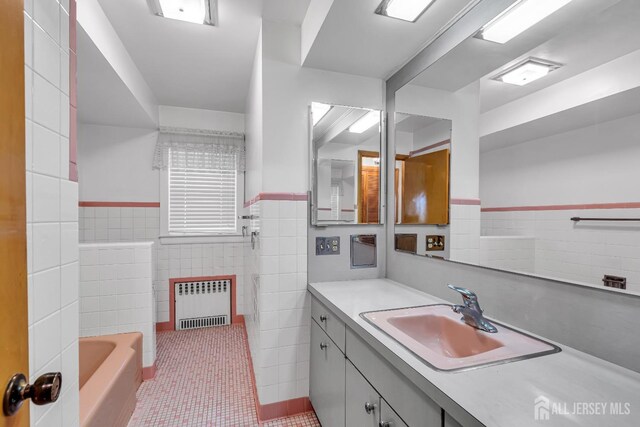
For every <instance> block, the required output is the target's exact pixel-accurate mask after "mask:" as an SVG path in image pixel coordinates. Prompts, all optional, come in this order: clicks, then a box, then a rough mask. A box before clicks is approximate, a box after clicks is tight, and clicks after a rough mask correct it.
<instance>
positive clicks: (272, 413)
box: [238, 315, 313, 423]
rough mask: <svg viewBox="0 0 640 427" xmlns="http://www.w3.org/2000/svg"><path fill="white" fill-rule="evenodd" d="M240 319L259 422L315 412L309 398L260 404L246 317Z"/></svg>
mask: <svg viewBox="0 0 640 427" xmlns="http://www.w3.org/2000/svg"><path fill="white" fill-rule="evenodd" d="M238 317H239V318H240V319H238V320H239V321H238V323H240V324H242V330H243V332H244V342H245V347H246V349H247V360H248V361H249V373H250V375H251V385H252V388H253V398H254V400H255V402H256V413H257V415H258V421H259V422H261V423H262V422H264V421H269V420H273V419H276V418H282V417H290V416H292V415H297V414H302V413H305V412H309V411H313V407H312V406H311V401H310V400H309V398H308V397H299V398H297V399H291V400H284V401H282V402H274V403H268V404H266V405H261V404H260V399H258V388H257V386H256V374H255V372H254V370H253V359H252V357H251V349H250V348H249V337H248V336H247V326H246V324H245V319H244V316H242V315H241V316H238Z"/></svg>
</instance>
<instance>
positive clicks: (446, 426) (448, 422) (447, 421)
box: [444, 412, 462, 427]
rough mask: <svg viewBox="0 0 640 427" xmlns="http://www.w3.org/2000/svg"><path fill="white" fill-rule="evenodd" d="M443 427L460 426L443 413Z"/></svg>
mask: <svg viewBox="0 0 640 427" xmlns="http://www.w3.org/2000/svg"><path fill="white" fill-rule="evenodd" d="M444 427H462V424H460V423H459V422H457V421H456V420H454V419H453V418H452V417H451V415H449V414H447V413H446V412H445V414H444Z"/></svg>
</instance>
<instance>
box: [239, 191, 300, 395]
mask: <svg viewBox="0 0 640 427" xmlns="http://www.w3.org/2000/svg"><path fill="white" fill-rule="evenodd" d="M251 213H252V214H254V215H258V216H259V220H256V221H252V224H251V227H252V229H251V231H259V233H260V234H259V238H258V245H256V247H255V249H254V250H251V249H249V251H250V253H251V255H250V256H248V257H247V259H248V266H247V275H248V276H249V277H251V280H248V281H247V282H246V283H245V295H246V300H245V303H246V304H252V305H253V307H252V310H247V313H248V314H247V317H246V318H247V331H248V334H249V342H250V346H251V352H252V357H253V364H254V371H255V374H256V383H257V387H258V396H259V400H260V404H262V405H265V404H269V403H274V402H280V401H285V400H290V399H294V398H297V397H306V396H308V395H309V333H310V329H309V325H310V319H311V315H310V300H309V296H308V295H307V292H306V288H307V222H308V220H307V202H306V201H304V200H303V201H289V200H285V201H278V200H262V201H259V202H256V203H254V204H253V205H252V206H251Z"/></svg>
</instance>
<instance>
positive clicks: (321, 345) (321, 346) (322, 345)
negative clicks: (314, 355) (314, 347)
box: [320, 342, 329, 350]
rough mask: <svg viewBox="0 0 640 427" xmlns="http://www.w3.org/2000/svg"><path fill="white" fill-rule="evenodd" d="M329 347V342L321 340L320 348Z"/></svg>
mask: <svg viewBox="0 0 640 427" xmlns="http://www.w3.org/2000/svg"><path fill="white" fill-rule="evenodd" d="M327 347H329V344H327V343H326V342H321V343H320V350H326V349H327Z"/></svg>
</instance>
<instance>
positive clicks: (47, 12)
mask: <svg viewBox="0 0 640 427" xmlns="http://www.w3.org/2000/svg"><path fill="white" fill-rule="evenodd" d="M34 1H35V4H34V11H33V12H34V14H33V15H34V16H33V17H34V19H35V21H36V22H37V23H38V25H40V26H41V27H42V28H43V29H44V30H45V31H46V32H47V33H48V34H49V35H50V36H51V37H52V38H53V39H54V40H55V41H56V43H58V41H59V40H60V39H59V37H60V17H59V16H58V14H59V6H58V2H57V1H56V0H34Z"/></svg>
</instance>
